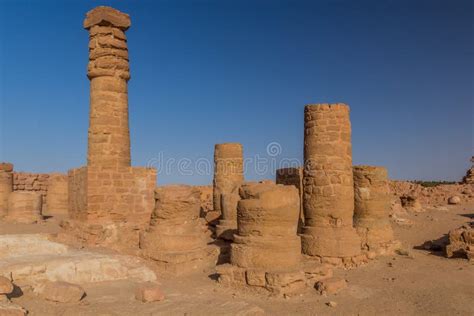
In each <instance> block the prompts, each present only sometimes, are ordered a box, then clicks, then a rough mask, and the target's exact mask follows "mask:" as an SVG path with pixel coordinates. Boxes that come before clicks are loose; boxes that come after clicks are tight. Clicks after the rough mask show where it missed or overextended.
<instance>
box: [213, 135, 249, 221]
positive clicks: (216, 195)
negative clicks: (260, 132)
mask: <svg viewBox="0 0 474 316" xmlns="http://www.w3.org/2000/svg"><path fill="white" fill-rule="evenodd" d="M243 181H244V170H243V153H242V145H241V144H239V143H225V144H216V146H215V148H214V182H213V184H214V188H213V204H214V211H218V212H221V211H222V210H221V195H222V194H223V193H231V192H232V191H234V190H235V188H236V187H237V188H238V187H239V186H240V185H241V184H242V182H243Z"/></svg>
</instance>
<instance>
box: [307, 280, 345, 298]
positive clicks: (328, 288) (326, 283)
mask: <svg viewBox="0 0 474 316" xmlns="http://www.w3.org/2000/svg"><path fill="white" fill-rule="evenodd" d="M314 287H315V288H316V291H318V292H319V294H321V295H325V294H336V293H338V292H339V291H341V290H343V289H345V288H347V281H346V280H345V279H341V278H331V279H326V280H323V281H319V282H318V283H316V284H315V286H314Z"/></svg>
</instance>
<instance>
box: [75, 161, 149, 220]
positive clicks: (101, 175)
mask: <svg viewBox="0 0 474 316" xmlns="http://www.w3.org/2000/svg"><path fill="white" fill-rule="evenodd" d="M155 185H156V170H155V169H149V168H140V167H128V168H118V169H115V168H112V169H104V168H100V167H82V168H78V169H72V170H70V171H69V192H70V194H69V195H70V196H71V198H70V202H69V205H70V215H71V218H74V219H78V220H82V221H86V222H89V223H114V222H126V223H127V224H128V225H130V226H139V227H146V226H147V225H148V223H149V221H150V216H151V212H152V210H153V208H154V205H155V200H154V190H155Z"/></svg>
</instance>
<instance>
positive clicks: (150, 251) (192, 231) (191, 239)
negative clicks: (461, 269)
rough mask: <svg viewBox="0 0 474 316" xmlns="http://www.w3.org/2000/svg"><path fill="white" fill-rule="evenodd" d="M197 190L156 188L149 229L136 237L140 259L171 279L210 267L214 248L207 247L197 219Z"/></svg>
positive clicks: (203, 229)
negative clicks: (173, 276)
mask: <svg viewBox="0 0 474 316" xmlns="http://www.w3.org/2000/svg"><path fill="white" fill-rule="evenodd" d="M199 194H200V193H199V190H197V189H196V188H194V187H191V186H186V185H172V186H164V187H158V188H156V190H155V198H156V206H155V209H154V211H153V213H152V216H151V222H150V227H149V228H148V229H147V230H146V231H145V232H143V233H141V234H140V248H141V249H142V255H143V256H144V257H146V258H149V259H151V260H154V261H155V263H156V264H157V267H158V268H160V269H161V270H163V271H166V272H171V273H173V274H175V275H179V274H184V273H188V272H191V271H193V270H196V269H199V268H203V267H209V266H213V265H214V264H215V263H216V261H217V250H218V249H217V248H213V247H208V246H207V244H208V243H209V242H210V241H211V238H210V232H209V231H208V230H207V228H206V226H205V225H204V221H203V219H202V218H199V212H200V208H201V202H200V198H199Z"/></svg>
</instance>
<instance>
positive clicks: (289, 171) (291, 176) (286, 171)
mask: <svg viewBox="0 0 474 316" xmlns="http://www.w3.org/2000/svg"><path fill="white" fill-rule="evenodd" d="M275 182H276V184H283V185H293V186H295V187H296V188H297V189H298V192H299V195H300V218H299V221H298V233H301V230H302V229H303V226H304V213H303V168H302V167H296V168H281V169H277V171H276V179H275Z"/></svg>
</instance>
